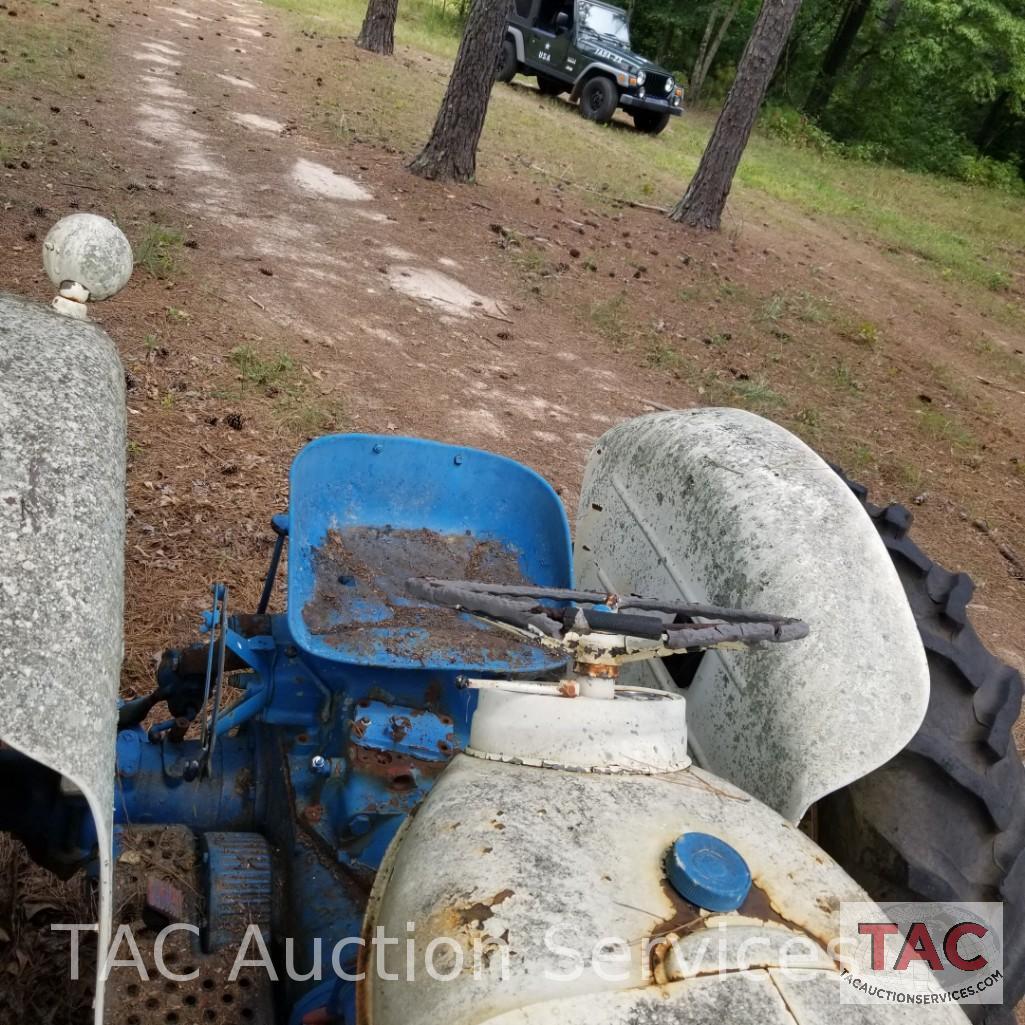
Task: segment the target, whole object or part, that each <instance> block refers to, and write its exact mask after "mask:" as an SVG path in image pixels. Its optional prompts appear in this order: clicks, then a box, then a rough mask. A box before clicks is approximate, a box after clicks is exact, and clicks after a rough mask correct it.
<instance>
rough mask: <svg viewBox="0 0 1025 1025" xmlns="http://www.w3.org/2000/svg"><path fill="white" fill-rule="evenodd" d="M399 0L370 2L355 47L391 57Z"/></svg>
mask: <svg viewBox="0 0 1025 1025" xmlns="http://www.w3.org/2000/svg"><path fill="white" fill-rule="evenodd" d="M398 10H399V0H370V3H368V4H367V13H366V15H365V16H364V18H363V27H362V28H361V29H360V30H359V35H358V36H357V37H356V45H357V46H358V47H360V48H361V49H363V50H370V51H371V52H372V53H383V54H385V55H386V56H391V54H392V53H393V52H394V50H395V15H396V14H397V13H398Z"/></svg>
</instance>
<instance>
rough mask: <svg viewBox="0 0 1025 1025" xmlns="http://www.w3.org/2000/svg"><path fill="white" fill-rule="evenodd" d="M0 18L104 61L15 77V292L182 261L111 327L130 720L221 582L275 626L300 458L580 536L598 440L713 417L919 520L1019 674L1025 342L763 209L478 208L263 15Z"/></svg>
mask: <svg viewBox="0 0 1025 1025" xmlns="http://www.w3.org/2000/svg"><path fill="white" fill-rule="evenodd" d="M0 16H2V17H0V51H2V52H0V58H2V60H3V61H4V62H5V63H13V64H14V65H17V62H18V61H19V60H20V59H21V58H20V57H19V44H18V33H19V32H21V31H22V30H23V29H24V28H25V27H26V26H28V25H34V26H41V27H44V28H45V27H46V26H49V25H55V26H58V27H59V28H60V30H61V31H63V32H68V31H71V32H74V31H75V26H76V25H78V26H81V28H82V31H83V33H85V32H86V31H88V32H89V33H91V34H92V36H93V37H95V38H97V39H99V40H100V45H101V46H102V48H103V50H104V51H105V53H106V58H105V61H104V64H103V66H102V67H89V66H81V67H79V68H77V69H75V68H74V67H73V66H71V70H69V71H66V72H62V73H60V74H52V75H47V76H45V77H39V76H36V75H34V74H33V73H32V71H31V68H27V69H26V73H25V74H24V75H23V76H20V77H17V76H16V77H14V78H12V79H11V83H12V91H11V94H10V95H9V96H8V97H5V98H4V99H3V104H4V105H5V106H7V107H8V108H9V109H10V110H13V111H16V112H17V111H26V112H28V114H29V115H31V119H32V123H33V124H34V125H35V128H34V129H33V130H32V131H31V132H28V133H27V135H26V143H25V146H24V148H23V150H22V151H21V152H19V153H17V154H14V155H10V154H6V153H5V154H4V159H3V166H2V167H0V254H2V256H0V260H2V263H0V287H2V288H4V289H7V290H10V291H13V292H17V293H20V294H24V295H28V296H31V297H34V298H36V299H39V300H41V301H48V300H49V299H50V297H51V296H52V294H53V292H52V288H51V286H50V284H49V282H48V281H47V280H46V278H45V276H44V274H43V272H42V269H41V260H40V244H41V241H42V238H43V237H44V235H45V233H46V231H47V230H48V228H49V227H50V226H51V224H52V223H53V222H54V221H56V220H57V218H59V217H60V216H62V215H64V214H66V213H70V212H72V211H74V210H90V211H95V212H98V213H103V214H105V215H107V216H112V217H115V218H116V219H117V220H118V222H119V223H120V224H121V225H122V226H123V227H124V228H125V230H126V232H127V233H128V234H129V236H130V237H131V238H132V240H133V242H135V243H136V244H139V243H140V242H142V241H144V240H145V239H147V238H150V239H152V238H153V237H154V230H155V226H173V227H174V228H175V229H176V231H178V232H180V233H181V241H182V243H183V244H181V245H173V246H170V247H169V252H170V253H171V255H170V256H169V257H168V259H167V260H166V261H164V262H163V263H161V262H160V261H157V263H156V265H155V266H153V267H152V268H151V269H150V270H147V269H146V267H143V266H140V267H138V268H137V269H136V272H135V275H134V276H133V279H132V281H131V283H130V284H129V285H128V287H127V288H126V289H125V290H124V291H123V292H122V293H121V294H119V295H118V296H117V297H115V298H114V299H112V300H110V301H108V302H106V303H103V304H101V305H97V306H95V307H93V308H92V314H93V317H94V319H95V320H97V321H98V322H100V323H101V324H102V325H103V326H104V327H105V328H106V330H107V331H108V332H109V333H110V335H111V336H112V337H113V338H114V340H115V341H116V343H117V345H118V347H119V349H120V351H121V355H122V359H123V361H124V364H125V369H126V383H127V388H128V392H127V395H128V406H129V436H130V446H129V489H128V516H129V523H128V532H129V540H128V548H127V561H126V566H127V577H128V579H127V607H126V617H127V637H126V662H125V690H126V692H134V691H137V690H147V689H149V687H150V684H151V680H152V674H153V670H154V667H155V662H156V659H157V657H158V655H159V652H160V651H161V650H162V648H164V647H165V646H166V645H167V644H169V643H171V642H174V641H176V640H181V639H183V638H188V637H192V636H194V635H195V631H196V625H197V622H198V613H199V610H200V609H201V608H204V607H206V606H207V604H208V599H209V591H208V588H207V585H208V583H209V582H210V581H212V580H216V579H224V580H227V581H228V582H229V583H230V584H231V587H232V594H233V601H234V604H235V606H236V607H238V608H247V609H248V608H250V607H252V606H253V605H254V604H255V601H256V598H257V596H258V593H259V584H260V581H261V578H262V574H263V572H264V571H265V567H266V563H267V560H268V558H269V554H270V547H271V543H272V535H271V533H270V530H269V518H270V516H271V514H273V513H275V512H280V511H283V510H284V509H285V507H286V505H287V471H288V466H289V462H290V460H291V458H292V456H293V455H294V453H295V452H296V450H297V449H298V448H299V447H300V446H301V445H302V444H303V443H304V442H305V440H306V439H307V438H308V437H311V436H314V435H316V434H320V433H323V432H325V431H329V430H357V431H366V432H384V433H388V432H394V433H401V434H417V435H424V436H428V437H432V438H438V439H441V440H445V441H452V442H458V443H461V444H469V445H475V446H478V447H483V448H489V449H493V450H495V451H498V452H501V453H503V454H505V455H508V456H512V457H514V458H517V459H520V460H522V461H524V462H526V463H527V464H529V465H531V466H533V467H535V468H536V469H537V470H539V471H540V472H541V473H543V474H544V475H545V476H546V477H548V479H549V480H551V481H552V483H553V484H554V485H555V486H556V488H557V490H558V491H559V493H560V494H561V495H562V497H563V499H564V501H565V503H566V506H567V509H568V511H569V512H570V515H571V516H572V514H573V512H574V510H575V503H576V498H577V493H578V487H579V482H580V477H581V473H582V469H583V464H584V461H585V458H586V455H587V452H588V451H589V449H590V447H591V445H592V444H593V443H594V441H595V439H596V438H597V437H598V436H599V435H600V434H601V433H602V432H603V431H604V430H606V429H607V428H608V427H609V426H611V425H612V424H614V423H617V422H618V421H620V420H623V419H625V418H627V417H632V416H636V415H638V414H640V413H644V412H647V411H651V410H652V409H659V408H663V407H670V408H683V407H687V406H690V405H693V404H698V403H707V402H715V403H718V404H734V405H738V404H739V405H746V406H748V407H749V408H752V409H755V410H756V411H759V412H762V413H764V414H765V415H769V416H777V417H778V418H779V419H781V420H782V421H783V422H785V423H786V424H787V426H789V427H791V429H795V430H797V431H798V432H799V433H801V434H802V436H803V437H805V439H806V440H808V441H809V443H810V444H812V445H813V446H815V447H816V448H818V449H819V450H820V451H821V452H823V454H824V455H826V456H827V457H829V458H831V459H834V460H836V461H837V462H840V463H842V464H843V465H845V466H846V467H847V468H848V469H849V471H850V473H851V475H852V476H854V477H858V478H861V479H863V480H865V481H866V483H868V484H869V485H870V486H871V488H872V490H873V498H874V499H875V500H876V501H878V502H886V501H889V500H899V501H903V502H907V503H910V504H911V505H912V507H913V508H914V511H915V516H916V528H915V530H916V537H917V538H918V539H919V541H920V543H921V544H922V545H923V547H924V548H925V549H926V550H927V551H929V552H930V554H932V555H933V556H934V557H935V558H937V559H938V560H940V561H942V562H943V563H944V564H946V565H947V566H950V567H953V568H958V569H964V570H966V571H968V572H970V573H971V574H972V576H973V577H974V579H975V581H976V583H977V586H978V591H977V594H976V599H975V602H974V604H973V614H974V619H975V622H976V625H977V627H978V628H979V630H980V632H981V633H982V634H983V635H984V637H985V638H986V639H987V641H988V642H989V643H990V644H991V645H992V646H993V648H994V649H995V650H996V651H997V652H998V653H999V654H1000V655H1001V657H1003V658H1004V659H1005V660H1007V661H1008V662H1011V663H1013V664H1015V665H1016V666H1018V667H1019V668H1022V669H1025V618H1023V617H1022V615H1021V609H1022V600H1023V597H1025V580H1023V579H1022V576H1023V571H1022V566H1021V565H1020V564H1018V563H1016V561H1015V560H1016V558H1018V557H1020V556H1022V555H1023V554H1025V530H1023V525H1025V501H1023V499H1025V398H1023V396H1025V358H1023V350H1025V333H1023V332H1022V330H1021V328H1020V327H1019V326H1017V325H1019V324H1020V323H1021V321H1013V320H1007V319H1001V318H999V317H995V316H994V315H993V314H992V313H991V312H989V311H988V310H987V309H986V308H984V307H983V306H981V305H979V304H978V303H976V302H975V301H974V300H973V294H972V293H971V292H969V291H968V290H967V288H966V287H965V288H962V287H961V286H959V285H957V284H955V283H952V282H945V281H942V280H941V279H939V278H938V277H937V276H936V275H935V274H934V273H933V272H932V271H931V270H930V269H929V268H927V267H921V268H917V267H915V266H914V264H911V263H908V262H907V261H896V260H894V259H892V254H890V253H888V252H887V251H886V250H885V249H883V248H881V247H880V246H878V245H876V244H874V243H873V242H872V240H870V239H865V238H861V237H855V234H854V233H853V232H852V233H848V232H847V231H846V230H845V229H844V228H843V227H842V226H841V225H838V224H836V223H834V222H831V221H826V220H825V219H814V218H812V217H810V216H808V215H806V214H803V213H800V212H798V211H796V210H795V209H792V208H789V207H786V206H783V205H781V204H779V203H776V202H775V201H770V200H768V199H764V200H758V199H753V198H748V199H746V200H745V201H744V204H743V206H735V207H734V213H733V215H732V216H731V218H730V220H729V224H730V225H731V227H730V229H729V230H728V231H727V232H725V233H724V234H722V235H720V236H705V235H698V234H694V233H691V232H688V231H686V230H684V229H682V228H680V227H678V226H675V225H672V224H670V223H669V222H668V221H667V220H666V219H665V218H664V217H663V216H661V215H660V214H658V213H657V212H655V211H652V210H647V209H639V208H630V207H624V206H622V205H620V204H617V203H616V202H614V200H613V199H612V198H610V197H608V196H597V195H593V194H591V193H590V192H588V191H586V189H585V188H582V187H578V186H583V185H586V183H567V182H562V181H557V180H553V179H551V178H546V177H544V176H543V175H540V174H538V173H536V172H535V171H533V170H531V169H530V167H529V166H528V165H529V163H530V159H529V155H526V156H524V155H515V156H513V155H511V156H510V158H509V160H508V162H507V166H506V167H505V170H504V172H503V173H495V172H492V173H490V174H488V175H486V176H482V180H481V182H480V183H479V184H478V185H476V186H459V187H453V186H447V185H444V184H434V183H427V182H424V181H421V180H419V179H416V178H413V177H412V176H411V175H410V174H409V173H408V172H407V171H406V170H405V166H404V165H405V162H406V160H407V159H408V158H409V157H410V156H412V155H413V154H412V153H404V152H399V151H398V150H397V149H396V148H395V147H394V146H391V145H388V144H386V143H372V142H369V141H361V140H360V138H359V136H358V133H357V134H356V135H355V136H353V135H352V134H349V135H348V136H347V137H346V141H345V142H342V141H339V136H338V134H337V133H334V134H332V133H330V132H328V131H326V130H324V128H323V123H324V119H323V118H322V117H319V116H316V117H315V116H313V114H314V113H315V108H316V107H317V105H318V103H319V100H318V99H317V96H318V89H320V88H321V87H325V88H326V86H325V83H328V84H330V81H331V80H332V78H338V77H344V76H353V75H358V73H359V67H360V64H361V62H364V61H373V60H379V59H381V58H375V57H372V56H370V55H367V54H365V53H361V52H359V51H357V50H356V49H355V48H354V47H353V45H352V41H351V40H350V39H343V38H339V37H337V36H336V35H334V36H332V35H321V34H317V33H303V34H300V33H299V32H298V31H297V30H296V28H295V27H294V25H293V23H292V22H290V21H289V20H288V18H287V16H286V15H284V14H282V13H281V12H279V11H277V10H274V9H271V8H269V7H266V6H264V5H263V4H261V3H259V2H258V0H180V2H178V0H168V2H167V3H166V4H153V5H135V4H133V3H131V2H128V0H81V2H78V0H75V3H68V2H65V0H61V3H56V2H55V3H48V4H43V3H30V2H28V0H2V2H0ZM404 59H407V60H420V59H426V58H420V57H418V56H417V55H415V54H414V55H406V56H405V58H404ZM518 88H525V87H522V86H520V87H518ZM356 113H357V115H358V112H356ZM432 116H433V112H425V114H424V118H425V120H424V124H425V132H426V130H427V128H428V127H429V123H430V118H431V117H432ZM567 116H572V115H571V113H569V112H567ZM574 124H575V122H574ZM670 130H671V129H670ZM595 131H598V130H597V129H595ZM539 144H540V143H539ZM596 153H600V138H599V137H597V136H596ZM682 185H683V183H681V187H682ZM1017 255H1018V256H1020V257H1021V266H1022V267H1023V268H1025V253H1023V254H1017ZM152 270H155V271H156V273H152V272H151V271H152ZM1023 281H1025V279H1023V277H1022V276H1021V275H1020V274H1019V275H1018V277H1017V278H1016V280H1015V282H1014V283H1013V285H1012V292H1011V295H1010V301H1011V302H1013V303H1017V304H1018V305H1019V306H1020V305H1021V300H1022V295H1023V293H1025V288H1023Z"/></svg>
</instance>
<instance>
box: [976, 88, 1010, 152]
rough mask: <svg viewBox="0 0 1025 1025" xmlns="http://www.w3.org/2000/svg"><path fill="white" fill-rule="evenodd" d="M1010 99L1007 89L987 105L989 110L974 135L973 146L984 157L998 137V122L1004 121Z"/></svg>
mask: <svg viewBox="0 0 1025 1025" xmlns="http://www.w3.org/2000/svg"><path fill="white" fill-rule="evenodd" d="M1010 98H1011V92H1010V90H1009V89H1005V90H1004V91H1003V92H1002V93H1000V94H998V95H997V97H996V99H994V100H993V102H992V103H991V104H990V105H989V110H988V111H987V112H986V117H985V118H984V119H983V122H982V126H981V127H980V128H979V131H978V132H977V133H976V135H975V145H976V146H977V147H978V149H979V152H980V153H982V154H983V155H984V156H985V155H986V154H987V153H988V152H989V150H990V147H991V146H992V145H993V143H994V142H995V141H996V140H997V138H998V136H999V135H1000V122H1001V121H1003V119H1004V113H1005V111H1006V110H1007V101H1008V100H1009V99H1010Z"/></svg>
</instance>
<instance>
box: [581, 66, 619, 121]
mask: <svg viewBox="0 0 1025 1025" xmlns="http://www.w3.org/2000/svg"><path fill="white" fill-rule="evenodd" d="M618 106H619V90H618V89H617V88H616V83H615V82H613V81H612V79H611V78H606V77H605V76H604V75H595V77H594V78H591V79H589V80H588V81H587V82H585V83H584V86H583V88H582V89H581V90H580V114H581V116H582V117H583V118H584V119H585V120H587V121H594V122H596V123H597V124H600V125H604V124H608V122H609V121H611V120H612V115H613V114H615V112H616V107H618Z"/></svg>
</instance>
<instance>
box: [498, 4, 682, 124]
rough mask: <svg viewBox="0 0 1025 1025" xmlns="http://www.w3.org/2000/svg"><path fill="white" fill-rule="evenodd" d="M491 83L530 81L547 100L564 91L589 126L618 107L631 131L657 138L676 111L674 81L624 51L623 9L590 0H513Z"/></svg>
mask: <svg viewBox="0 0 1025 1025" xmlns="http://www.w3.org/2000/svg"><path fill="white" fill-rule="evenodd" d="M505 33H506V34H505V43H504V49H503V51H502V59H501V64H500V65H499V69H498V75H497V78H498V81H500V82H509V81H511V80H512V77H513V76H514V75H515V74H517V72H519V73H520V74H524V75H536V76H537V87H538V89H540V90H541V92H543V93H545V94H546V95H548V96H558V95H559V94H560V93H565V92H568V93H569V97H570V99H571V100H577V101H579V103H580V113H581V114H582V115H583V116H584V117H585V118H587V119H588V120H589V121H598V122H599V123H601V124H604V123H605V122H607V121H611V120H612V115H613V114H614V113H615V112H616V108H617V107H622V108H623V109H624V110H625V111H626V112H627V113H628V114H630V116H631V117H632V118H633V122H634V127H636V128H638V129H639V130H640V131H642V132H649V133H650V134H652V135H658V133H659V132H661V131H662V129H663V128H665V126H666V125H667V124H668V123H669V118H670V117H674V116H678V115H679V114H680V113H681V112H682V108H683V90H682V89H681V88H680V87H679V86H678V85H677V84H676V81H675V80H674V79H673V76H672V75H671V74H670V73H669V72H668V71H666V69H665V68H660V67H659V66H658V65H657V64H653V63H652V62H651V61H649V60H645V59H644V58H643V57H639V56H638V55H637V54H636V53H634V52H633V51H632V50H631V49H630V31H629V16H628V15H627V13H626V11H624V10H622V9H621V8H619V7H612V6H610V5H609V4H604V3H594V2H593V0H516V4H515V7H514V9H513V13H512V14H510V16H509V21H508V24H507V25H506V30H505Z"/></svg>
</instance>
